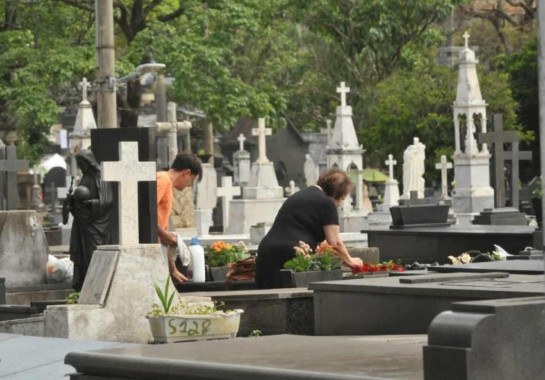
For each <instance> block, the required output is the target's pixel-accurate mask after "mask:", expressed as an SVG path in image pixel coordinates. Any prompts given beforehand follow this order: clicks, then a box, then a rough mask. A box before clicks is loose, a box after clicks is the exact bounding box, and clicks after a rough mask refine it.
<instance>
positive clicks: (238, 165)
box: [233, 133, 251, 186]
mask: <svg viewBox="0 0 545 380" xmlns="http://www.w3.org/2000/svg"><path fill="white" fill-rule="evenodd" d="M237 140H238V142H239V149H238V150H237V151H236V152H235V153H233V167H234V169H235V171H234V181H233V182H234V183H235V184H237V185H240V186H246V185H248V183H249V182H250V172H251V163H250V152H248V151H246V150H244V141H246V137H245V136H244V134H242V133H241V134H240V135H238V137H237Z"/></svg>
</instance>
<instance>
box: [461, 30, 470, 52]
mask: <svg viewBox="0 0 545 380" xmlns="http://www.w3.org/2000/svg"><path fill="white" fill-rule="evenodd" d="M462 37H464V41H465V42H464V45H465V48H466V49H469V33H468V32H467V30H466V31H465V32H464V34H463V35H462Z"/></svg>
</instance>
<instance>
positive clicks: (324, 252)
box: [280, 241, 342, 288]
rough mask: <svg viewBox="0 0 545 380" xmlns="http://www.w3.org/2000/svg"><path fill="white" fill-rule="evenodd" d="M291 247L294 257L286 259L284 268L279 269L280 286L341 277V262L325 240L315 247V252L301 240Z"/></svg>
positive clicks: (292, 285)
mask: <svg viewBox="0 0 545 380" xmlns="http://www.w3.org/2000/svg"><path fill="white" fill-rule="evenodd" d="M293 249H294V250H295V257H294V258H293V259H291V260H288V261H286V262H285V263H284V269H281V270H280V281H281V283H282V287H284V288H293V287H295V288H301V287H307V286H308V284H309V283H310V282H318V281H334V280H340V279H342V269H341V266H342V262H341V260H339V259H338V258H337V257H336V256H335V254H334V250H333V247H332V246H330V245H329V244H328V243H327V242H326V241H324V242H322V243H320V244H319V245H318V247H316V252H314V251H313V250H312V249H311V248H310V246H309V245H308V244H307V243H305V242H303V241H300V242H299V245H297V246H295V247H293Z"/></svg>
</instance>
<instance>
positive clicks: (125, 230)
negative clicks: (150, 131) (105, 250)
mask: <svg viewBox="0 0 545 380" xmlns="http://www.w3.org/2000/svg"><path fill="white" fill-rule="evenodd" d="M101 166H102V179H103V180H104V181H109V182H119V186H118V193H119V196H118V197H119V198H118V200H117V204H118V209H119V244H120V245H128V244H139V243H140V239H139V234H138V182H143V181H155V180H156V174H155V162H143V161H139V160H138V143H137V142H133V141H130V142H129V141H121V142H120V143H119V161H110V162H103V163H102V165H101Z"/></svg>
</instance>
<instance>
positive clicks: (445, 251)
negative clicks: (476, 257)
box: [362, 225, 535, 264]
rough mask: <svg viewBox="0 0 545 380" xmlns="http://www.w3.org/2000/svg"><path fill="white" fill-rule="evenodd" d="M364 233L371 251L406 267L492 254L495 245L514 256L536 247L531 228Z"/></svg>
mask: <svg viewBox="0 0 545 380" xmlns="http://www.w3.org/2000/svg"><path fill="white" fill-rule="evenodd" d="M362 232H363V233H366V234H367V239H368V240H367V243H368V245H369V246H370V247H378V248H379V249H380V257H381V260H382V261H388V260H394V261H395V260H398V259H401V260H402V261H403V263H412V262H414V261H418V262H420V263H433V262H435V261H437V262H438V263H440V264H445V263H450V260H449V259H448V256H450V255H452V256H458V255H460V254H461V253H463V252H466V251H470V250H478V251H481V252H490V251H492V250H494V244H497V245H499V246H501V247H502V248H503V249H505V250H506V251H507V252H510V253H517V252H520V251H522V250H523V249H524V248H526V247H528V246H534V247H535V245H534V228H533V227H530V226H487V225H467V226H462V225H452V226H450V227H448V228H447V227H426V228H409V229H390V228H385V227H373V228H368V229H365V230H362Z"/></svg>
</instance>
